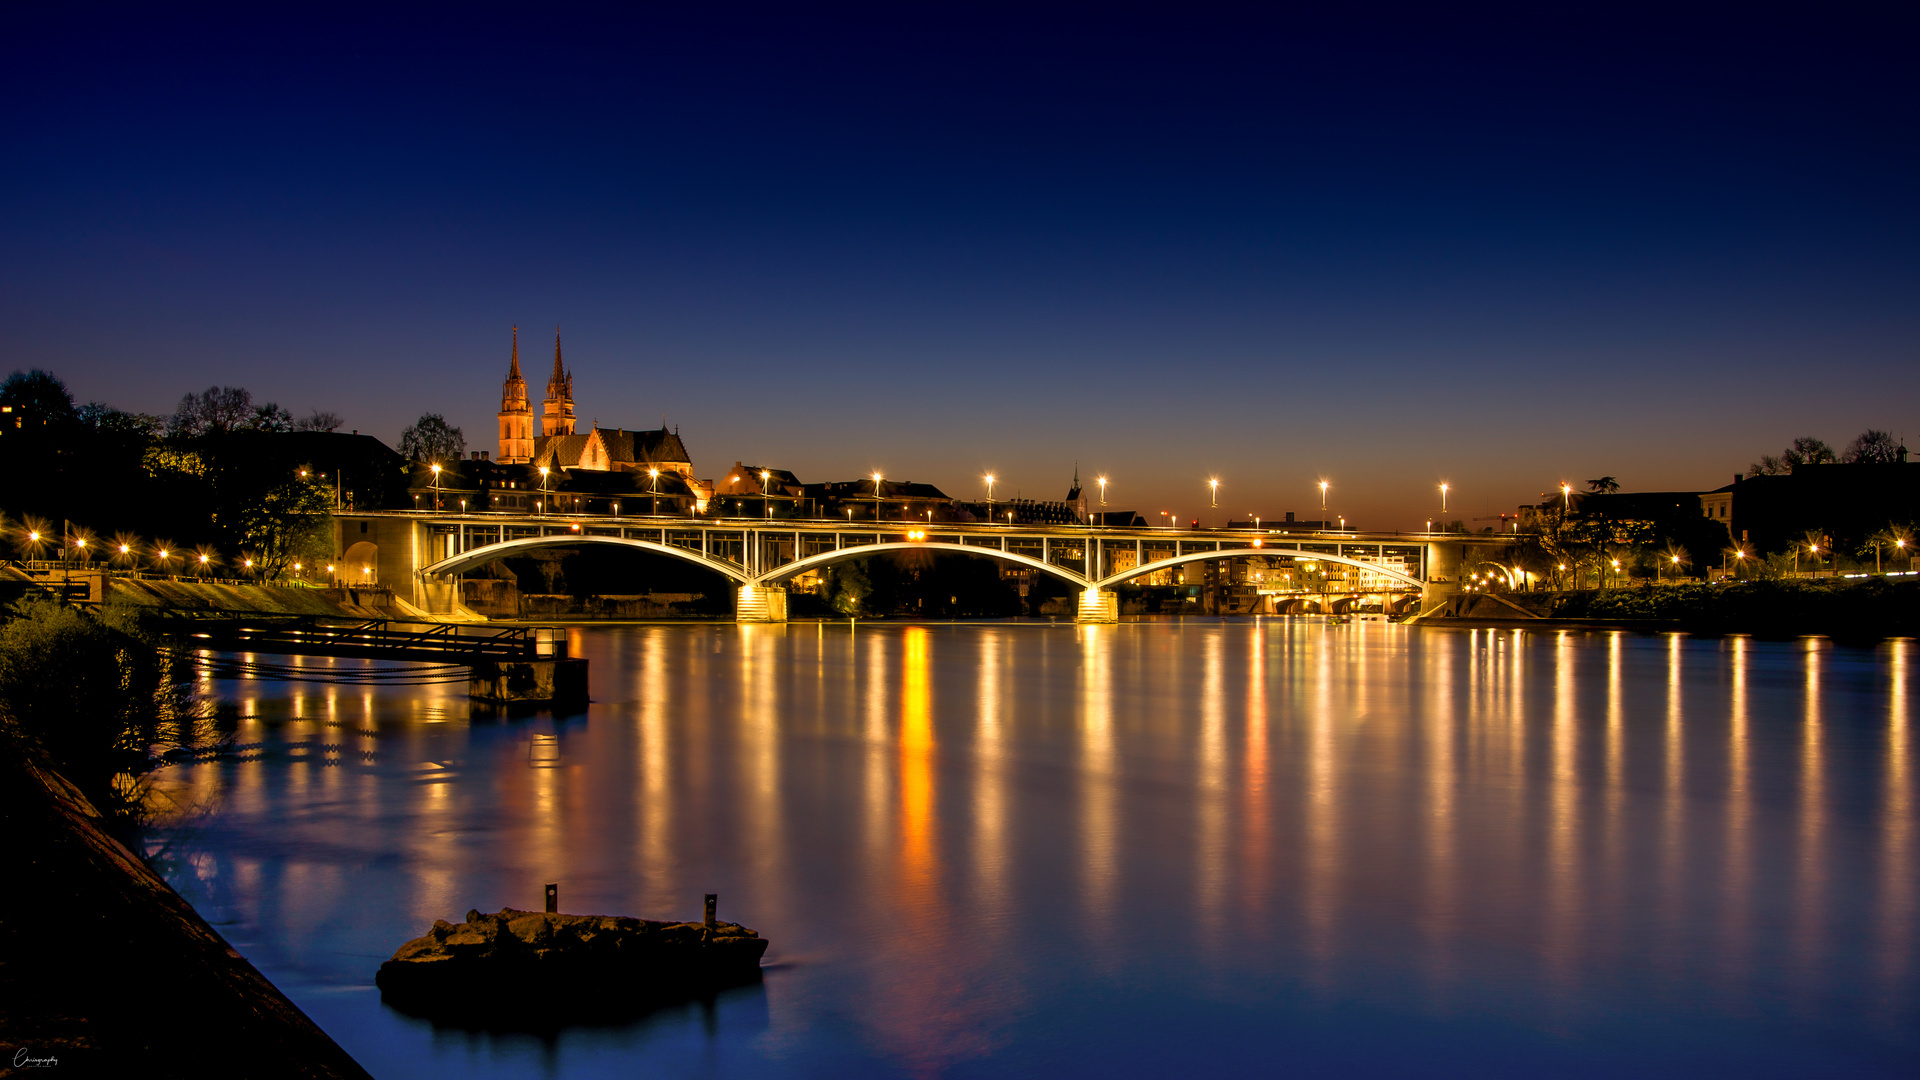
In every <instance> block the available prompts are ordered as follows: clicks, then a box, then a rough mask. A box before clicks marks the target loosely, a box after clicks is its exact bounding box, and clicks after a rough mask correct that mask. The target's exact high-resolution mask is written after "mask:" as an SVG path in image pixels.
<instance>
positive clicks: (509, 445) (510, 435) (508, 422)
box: [499, 326, 574, 465]
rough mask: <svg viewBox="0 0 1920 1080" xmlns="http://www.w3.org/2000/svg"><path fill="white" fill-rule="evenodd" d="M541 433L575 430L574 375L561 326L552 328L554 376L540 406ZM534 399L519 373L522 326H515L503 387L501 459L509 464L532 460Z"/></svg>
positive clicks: (548, 433) (570, 431) (564, 432)
mask: <svg viewBox="0 0 1920 1080" xmlns="http://www.w3.org/2000/svg"><path fill="white" fill-rule="evenodd" d="M540 422H541V431H540V434H542V435H571V434H573V425H574V418H573V375H572V373H571V372H569V371H567V369H566V365H565V364H564V363H563V362H562V361H561V358H560V328H559V327H557V326H556V327H554V328H553V376H552V378H549V379H548V380H547V397H546V401H545V402H543V403H542V405H541V408H540ZM533 438H534V430H533V403H532V402H531V401H529V400H528V399H527V380H526V379H525V378H524V377H522V376H521V374H520V328H519V327H518V326H516V327H514V328H513V357H512V359H511V360H509V361H508V364H507V379H506V382H505V384H504V385H503V386H502V387H501V391H500V459H499V460H500V461H502V462H503V463H505V464H508V465H517V464H523V463H525V462H528V461H532V460H533Z"/></svg>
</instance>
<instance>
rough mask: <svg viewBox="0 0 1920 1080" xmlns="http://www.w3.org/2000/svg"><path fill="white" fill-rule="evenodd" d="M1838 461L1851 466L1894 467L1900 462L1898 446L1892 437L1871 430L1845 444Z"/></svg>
mask: <svg viewBox="0 0 1920 1080" xmlns="http://www.w3.org/2000/svg"><path fill="white" fill-rule="evenodd" d="M1840 460H1841V461H1844V462H1847V463H1849V464H1852V465H1894V464H1898V463H1899V461H1900V444H1899V443H1898V442H1896V441H1895V440H1894V437H1893V436H1892V435H1889V434H1887V433H1886V432H1884V431H1878V430H1875V429H1873V428H1868V429H1867V430H1865V431H1863V432H1861V433H1860V435H1859V437H1857V438H1855V439H1854V440H1853V441H1852V442H1851V443H1848V444H1847V452H1846V453H1844V454H1842V455H1841V456H1840Z"/></svg>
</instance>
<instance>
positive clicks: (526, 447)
mask: <svg viewBox="0 0 1920 1080" xmlns="http://www.w3.org/2000/svg"><path fill="white" fill-rule="evenodd" d="M497 460H499V461H502V462H504V463H506V464H508V465H519V464H524V463H525V462H528V461H531V460H533V405H532V403H530V402H529V401H527V380H525V379H523V378H521V377H520V328H519V327H517V326H516V327H514V328H513V361H512V363H511V364H510V365H509V366H508V368H507V381H506V383H505V384H504V385H502V386H501V388H500V456H499V458H498V459H497Z"/></svg>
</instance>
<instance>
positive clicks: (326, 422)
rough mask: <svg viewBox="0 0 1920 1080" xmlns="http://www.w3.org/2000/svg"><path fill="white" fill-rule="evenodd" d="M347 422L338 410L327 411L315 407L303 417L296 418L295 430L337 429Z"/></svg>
mask: <svg viewBox="0 0 1920 1080" xmlns="http://www.w3.org/2000/svg"><path fill="white" fill-rule="evenodd" d="M345 422H346V421H344V420H342V419H341V418H340V414H339V413H337V412H327V411H324V410H321V409H315V410H313V411H312V412H310V413H308V414H307V415H305V416H303V417H301V418H300V419H298V420H295V421H294V422H293V430H295V431H336V430H338V429H339V427H340V425H341V424H343V423H345Z"/></svg>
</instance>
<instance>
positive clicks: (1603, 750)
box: [161, 620, 1920, 1078]
mask: <svg viewBox="0 0 1920 1080" xmlns="http://www.w3.org/2000/svg"><path fill="white" fill-rule="evenodd" d="M574 649H575V652H576V655H586V656H588V657H590V658H591V660H592V670H593V698H594V701H593V705H592V706H591V707H590V708H588V709H587V710H586V711H585V712H583V713H581V714H579V715H576V716H568V717H561V718H537V719H532V720H480V719H470V718H469V715H468V707H467V702H466V699H465V696H464V693H463V692H462V691H463V689H464V688H463V687H460V686H456V687H454V688H452V689H450V690H449V689H440V688H433V687H428V688H412V689H404V688H381V689H377V690H369V689H367V688H364V687H356V686H325V685H311V684H270V683H255V682H233V683H220V684H217V685H216V686H214V687H213V689H215V690H217V692H218V693H220V694H221V695H222V696H224V697H226V698H228V699H230V700H232V701H235V702H237V703H238V706H239V709H240V712H241V714H242V716H243V720H242V722H241V730H240V734H239V742H240V743H242V744H246V746H247V747H248V749H247V752H246V753H245V755H244V757H243V758H242V759H241V760H223V761H217V762H212V763H207V764H201V765H193V766H181V767H177V768H174V769H171V770H168V771H167V773H166V774H165V777H166V781H165V784H164V785H163V790H162V792H161V795H162V796H164V797H165V798H166V799H168V800H170V801H171V804H172V805H174V806H177V807H178V808H179V809H178V811H177V813H178V817H177V822H178V823H177V824H176V825H174V826H172V827H170V828H168V829H166V830H165V831H163V833H162V834H161V840H162V841H163V842H164V843H165V845H166V851H165V855H164V857H165V860H166V865H167V866H168V867H169V868H170V876H171V878H172V880H173V882H174V883H175V884H176V885H177V886H178V887H179V888H180V889H181V891H182V892H183V893H185V894H186V895H187V896H188V897H189V898H190V899H191V900H193V902H194V903H195V904H196V905H197V906H198V907H199V908H200V910H201V911H202V912H203V913H205V914H206V915H207V916H208V917H209V918H210V919H211V920H213V921H214V922H215V923H216V924H217V925H218V926H219V927H220V928H221V930H222V931H223V932H224V933H225V934H227V936H228V937H229V938H230V939H231V940H232V941H233V942H234V943H235V945H236V946H237V947H238V948H239V949H240V950H241V952H243V953H244V954H245V955H246V956H247V957H248V958H249V959H251V960H252V961H253V962H254V963H255V964H257V965H258V966H259V967H260V968H261V970H262V971H264V972H265V973H266V974H267V976H268V977H269V978H271V979H272V980H273V981H274V982H275V983H277V984H278V985H279V986H281V987H282V988H283V989H284V990H286V991H287V993H288V994H290V995H291V996H292V997H293V999H294V1000H295V1001H296V1002H298V1003H299V1004H300V1006H301V1007H302V1008H304V1009H305V1010H306V1011H307V1012H308V1013H309V1014H310V1015H311V1016H313V1017H314V1019H315V1020H317V1021H318V1022H319V1023H320V1024H321V1025H322V1026H323V1027H325V1028H326V1029H327V1030H328V1031H329V1032H330V1033H331V1034H332V1035H333V1036H334V1037H335V1038H336V1039H338V1040H339V1041H340V1043H341V1044H342V1045H344V1046H345V1047H346V1048H347V1050H348V1051H350V1052H351V1053H352V1054H353V1055H354V1056H355V1057H357V1058H358V1059H359V1060H360V1061H361V1062H362V1063H363V1064H365V1065H366V1066H367V1067H368V1069H370V1070H371V1071H372V1072H373V1073H374V1074H375V1075H376V1076H382V1077H408V1076H434V1075H455V1074H457V1075H460V1076H462V1077H471V1078H481V1077H493V1076H525V1075H542V1076H566V1077H586V1076H662V1077H678V1076H700V1077H707V1076H722V1077H732V1076H741V1077H748V1076H750V1077H781V1076H797V1077H828V1076H832V1077H841V1076H856V1077H858V1076H876V1077H887V1076H915V1077H919V1076H936V1075H943V1076H996V1077H998V1076H1049V1077H1051V1076H1102V1077H1107V1076H1122V1077H1126V1076H1153V1077H1158V1076H1167V1075H1175V1074H1193V1073H1196V1072H1199V1071H1201V1070H1203V1069H1205V1070H1208V1071H1212V1072H1217V1073H1219V1074H1222V1075H1250V1074H1285V1075H1300V1076H1315V1075H1319V1076H1359V1075H1370V1076H1432V1075H1435V1074H1444V1073H1466V1072H1471V1073H1473V1074H1475V1075H1479V1076H1528V1077H1533V1076H1541V1075H1558V1076H1581V1075H1585V1076H1608V1077H1612V1076H1621V1075H1635V1076H1702V1075H1740V1076H1756V1077H1758V1076H1783V1077H1784V1076H1792V1077H1803V1076H1839V1075H1846V1076H1855V1077H1860V1076H1912V1075H1916V1074H1920V1034H1916V1032H1917V1031H1920V1024H1916V1020H1920V956H1916V944H1917V937H1916V935H1917V934H1920V907H1917V906H1916V905H1917V901H1920V880H1916V878H1917V872H1920V836H1917V835H1916V830H1915V780H1914V766H1913V749H1914V747H1913V731H1912V728H1913V721H1914V704H1913V700H1912V696H1911V692H1910V687H1911V686H1912V683H1913V676H1914V668H1915V662H1914V656H1915V644H1914V643H1913V642H1909V641H1894V642H1889V643H1887V644H1885V645H1882V646H1880V647H1878V648H1847V647H1836V646H1834V645H1832V644H1829V643H1827V642H1824V641H1812V640H1809V641H1801V642H1791V643H1770V642H1755V641H1749V640H1745V639H1727V640H1705V639H1690V638H1686V637H1682V636H1664V637H1635V636H1628V635H1609V634H1552V633H1547V634H1518V633H1513V632H1488V631H1481V632H1468V631H1441V630H1415V629H1407V628H1401V627H1397V626H1390V625H1386V624H1381V623H1355V624H1351V625H1347V626H1337V627H1328V626H1325V625H1323V624H1321V623H1318V622H1311V621H1298V622H1289V621H1285V620H1268V621H1264V622H1225V621H1211V622H1188V623H1153V624H1134V625H1123V626H1109V627H1074V626H1070V625H1062V626H1051V627H1049V626H1038V625H997V624H973V625H946V624H939V625H927V626H893V625H887V626H865V625H863V626H861V627H860V628H859V629H858V630H857V631H854V630H852V629H850V628H849V627H848V626H847V625H846V624H838V625H815V624H793V625H790V626H786V627H777V626H776V627H734V626H716V625H699V626H636V627H622V628H604V629H594V630H588V631H583V632H579V633H576V635H575V639H574ZM309 662H310V663H313V664H328V663H332V664H334V665H336V666H339V667H350V666H353V663H354V662H349V661H317V660H316V661H309ZM549 881H554V882H559V883H560V896H561V908H562V910H565V911H574V912H587V913H595V912H614V913H621V914H634V915H642V916H647V917H653V918H662V917H676V918H692V917H695V916H697V914H698V912H699V907H700V897H701V894H702V893H705V892H717V893H719V894H720V904H721V916H722V917H723V918H728V919H733V920H738V921H740V922H743V923H745V924H747V925H749V926H753V927H755V928H757V929H759V930H760V931H761V933H762V934H763V935H765V936H766V937H768V938H770V939H771V940H772V942H773V946H772V949H771V951H770V952H769V954H768V961H769V969H768V972H767V977H766V981H765V984H764V986H761V987H755V988H750V989H745V990H739V991H733V992H729V993H727V994H724V995H721V996H720V997H718V998H717V999H716V1000H714V1001H712V1002H710V1003H705V1004H696V1005H690V1006H686V1007H683V1008H678V1009H673V1010H669V1011H667V1012H664V1013H660V1014H656V1015H654V1016H652V1017H649V1018H647V1019H645V1020H642V1021H639V1022H636V1023H634V1024H631V1025H629V1026H625V1027H618V1028H608V1029H596V1030H578V1031H567V1032H564V1033H562V1034H561V1035H559V1036H558V1037H557V1038H553V1039H541V1038H537V1037H534V1036H528V1035H485V1034H469V1033H466V1032H460V1031H454V1030H436V1029H435V1028H434V1027H433V1026H432V1025H430V1024H427V1023H424V1022H421V1021H416V1020H412V1019H409V1018H406V1017H403V1016H401V1015H399V1014H396V1013H394V1012H393V1011H391V1010H389V1009H387V1008H386V1007H385V1006H383V1005H382V1004H381V1003H380V999H379V995H378V993H377V991H375V990H374V989H373V973H374V970H375V969H376V968H377V967H378V965H379V963H380V961H382V960H383V959H385V958H386V957H388V956H389V955H391V954H392V952H393V950H394V948H395V947H397V946H398V945H399V944H400V943H401V942H403V941H405V940H407V939H409V938H412V937H415V936H417V935H419V934H420V933H421V932H423V931H424V930H425V929H426V927H427V926H428V925H429V924H430V923H431V922H432V921H433V920H434V919H436V918H447V919H452V920H455V921H457V920H458V919H459V918H460V917H461V915H462V913H464V912H465V911H466V910H467V909H468V908H470V907H478V908H481V909H483V910H495V909H498V908H500V907H501V906H504V905H511V906H516V907H527V908H536V909H537V908H538V907H539V906H540V904H541V886H542V884H543V883H545V882H549Z"/></svg>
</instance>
